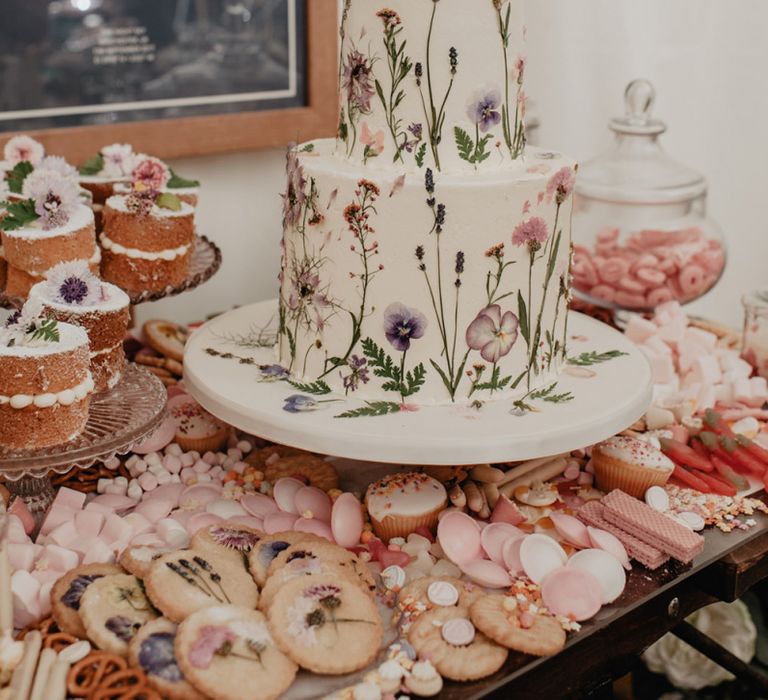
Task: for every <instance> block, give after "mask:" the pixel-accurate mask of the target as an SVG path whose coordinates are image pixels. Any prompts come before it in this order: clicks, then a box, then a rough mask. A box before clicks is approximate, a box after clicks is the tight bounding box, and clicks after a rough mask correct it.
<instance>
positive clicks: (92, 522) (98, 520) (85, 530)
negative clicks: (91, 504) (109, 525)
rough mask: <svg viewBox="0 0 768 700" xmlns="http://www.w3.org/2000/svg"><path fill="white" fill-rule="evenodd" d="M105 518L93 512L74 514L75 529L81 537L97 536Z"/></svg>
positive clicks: (83, 511)
mask: <svg viewBox="0 0 768 700" xmlns="http://www.w3.org/2000/svg"><path fill="white" fill-rule="evenodd" d="M105 520H106V516H105V515H104V513H99V512H98V511H93V510H81V511H80V512H78V513H75V528H76V529H77V531H78V532H79V533H80V534H81V535H98V534H99V533H100V532H101V528H102V527H104V521H105Z"/></svg>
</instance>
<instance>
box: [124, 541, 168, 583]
mask: <svg viewBox="0 0 768 700" xmlns="http://www.w3.org/2000/svg"><path fill="white" fill-rule="evenodd" d="M172 551H173V550H172V549H169V548H167V547H149V546H140V545H137V546H134V547H126V548H125V549H124V550H123V553H122V554H121V555H120V566H122V567H123V568H124V569H125V570H126V571H127V572H128V573H129V574H133V575H134V576H138V577H139V578H140V579H143V578H144V577H145V576H146V575H147V574H148V573H149V570H150V568H151V567H152V564H153V562H154V561H155V560H156V559H159V558H160V557H162V556H163V554H168V553H169V552H172Z"/></svg>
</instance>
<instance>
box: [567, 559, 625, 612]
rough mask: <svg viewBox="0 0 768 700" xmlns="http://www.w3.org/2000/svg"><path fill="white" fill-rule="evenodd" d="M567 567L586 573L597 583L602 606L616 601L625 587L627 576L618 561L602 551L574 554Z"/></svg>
mask: <svg viewBox="0 0 768 700" xmlns="http://www.w3.org/2000/svg"><path fill="white" fill-rule="evenodd" d="M567 567H568V568H569V569H581V570H582V571H585V572H588V573H589V574H590V575H591V576H594V577H595V578H596V579H597V580H598V581H599V583H600V590H601V592H602V593H601V595H602V602H603V604H604V605H607V604H609V603H612V602H613V601H614V600H616V599H617V598H618V597H619V596H620V595H621V594H622V593H623V592H624V588H625V586H626V585H627V575H626V574H625V573H624V569H623V567H622V566H621V564H620V563H619V560H618V559H616V557H615V556H613V554H610V553H609V552H606V551H604V550H602V549H583V550H581V551H580V552H576V554H574V555H573V556H572V557H571V558H570V559H569V560H568V564H567Z"/></svg>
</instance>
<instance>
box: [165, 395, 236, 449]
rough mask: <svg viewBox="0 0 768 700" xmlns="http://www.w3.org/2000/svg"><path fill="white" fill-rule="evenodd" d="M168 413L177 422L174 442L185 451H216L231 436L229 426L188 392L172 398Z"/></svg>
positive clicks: (169, 402)
mask: <svg viewBox="0 0 768 700" xmlns="http://www.w3.org/2000/svg"><path fill="white" fill-rule="evenodd" d="M168 413H169V414H170V415H171V418H173V420H174V421H175V422H176V435H175V437H174V442H177V443H178V444H179V446H180V447H181V449H182V450H184V451H185V452H189V451H191V450H196V451H197V452H199V453H200V454H202V453H203V452H209V451H210V452H216V451H217V450H220V449H221V448H222V447H224V445H225V444H226V442H227V439H228V438H229V432H230V429H229V426H228V425H227V424H226V423H224V422H223V421H220V420H219V419H218V418H216V417H215V416H212V415H211V414H210V413H208V411H206V410H205V409H204V408H203V407H202V406H201V405H200V404H199V403H197V401H195V400H194V399H193V398H192V397H191V396H189V395H188V394H180V395H179V396H174V397H173V398H172V399H170V400H169V401H168Z"/></svg>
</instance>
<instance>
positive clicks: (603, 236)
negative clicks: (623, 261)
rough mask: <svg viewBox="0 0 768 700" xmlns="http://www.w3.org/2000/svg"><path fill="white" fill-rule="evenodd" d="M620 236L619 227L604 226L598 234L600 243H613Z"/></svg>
mask: <svg viewBox="0 0 768 700" xmlns="http://www.w3.org/2000/svg"><path fill="white" fill-rule="evenodd" d="M618 237H619V229H617V228H604V229H603V230H602V231H599V232H598V234H597V242H598V243H613V242H614V241H616V240H617V239H618Z"/></svg>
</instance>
